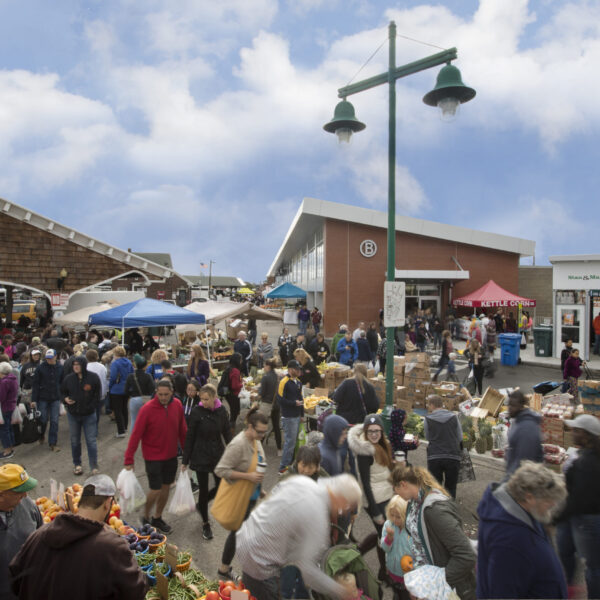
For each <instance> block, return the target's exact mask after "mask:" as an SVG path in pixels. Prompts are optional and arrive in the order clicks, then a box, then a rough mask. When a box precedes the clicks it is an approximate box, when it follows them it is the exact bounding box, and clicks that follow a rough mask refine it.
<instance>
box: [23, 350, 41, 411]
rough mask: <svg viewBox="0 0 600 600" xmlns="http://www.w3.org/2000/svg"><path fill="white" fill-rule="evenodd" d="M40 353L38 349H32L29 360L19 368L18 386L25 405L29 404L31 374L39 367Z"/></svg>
mask: <svg viewBox="0 0 600 600" xmlns="http://www.w3.org/2000/svg"><path fill="white" fill-rule="evenodd" d="M41 359H42V353H41V352H40V349H39V348H33V349H32V350H31V351H30V352H29V360H28V361H27V362H26V363H25V364H24V365H23V366H22V367H21V372H20V374H19V385H20V387H21V400H22V401H23V402H24V403H25V404H29V403H30V402H31V388H32V385H33V374H34V373H35V370H36V369H37V368H38V367H39V366H40V361H41Z"/></svg>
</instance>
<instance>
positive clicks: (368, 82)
mask: <svg viewBox="0 0 600 600" xmlns="http://www.w3.org/2000/svg"><path fill="white" fill-rule="evenodd" d="M457 57H458V51H457V49H456V48H449V49H448V50H444V51H442V52H438V53H437V54H432V55H431V56H427V57H425V58H421V59H420V60H416V61H414V62H411V63H408V64H406V65H402V66H400V67H396V68H395V69H394V70H393V72H392V77H393V79H394V80H396V79H401V78H402V77H406V76H408V75H412V74H413V73H418V72H419V71H425V70H427V69H431V68H432V67H437V66H438V65H443V64H444V63H447V62H450V61H452V60H455V59H456V58H457ZM389 80H390V73H389V72H387V71H386V72H385V73H381V74H380V75H375V76H374V77H369V78H368V79H363V80H362V81H357V82H356V83H352V84H350V85H347V86H345V87H343V88H340V89H339V90H338V98H346V97H347V96H351V95H352V94H358V93H359V92H363V91H364V90H369V89H371V88H374V87H377V86H378V85H382V84H384V83H388V82H389Z"/></svg>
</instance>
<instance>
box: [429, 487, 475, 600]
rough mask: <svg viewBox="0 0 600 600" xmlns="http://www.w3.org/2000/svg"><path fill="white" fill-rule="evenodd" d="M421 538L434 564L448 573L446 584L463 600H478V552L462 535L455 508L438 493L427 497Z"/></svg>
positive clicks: (446, 498)
mask: <svg viewBox="0 0 600 600" xmlns="http://www.w3.org/2000/svg"><path fill="white" fill-rule="evenodd" d="M419 537H420V538H421V542H422V543H423V546H424V547H425V550H426V552H427V554H428V555H429V558H430V560H431V564H433V565H435V566H436V567H444V568H445V569H446V581H447V582H448V584H449V585H450V587H452V588H454V589H455V590H456V593H457V594H458V596H459V597H460V599H461V600H475V562H476V556H475V552H474V551H473V547H472V546H471V542H470V541H469V538H468V537H467V536H466V535H465V533H464V531H463V528H462V521H461V519H460V517H459V515H458V511H457V509H456V504H455V503H454V501H453V500H452V499H451V498H449V497H448V496H445V495H444V494H442V493H441V492H439V491H438V490H432V491H431V492H430V493H429V494H428V495H427V496H426V497H425V501H424V502H423V508H422V509H421V514H420V518H419Z"/></svg>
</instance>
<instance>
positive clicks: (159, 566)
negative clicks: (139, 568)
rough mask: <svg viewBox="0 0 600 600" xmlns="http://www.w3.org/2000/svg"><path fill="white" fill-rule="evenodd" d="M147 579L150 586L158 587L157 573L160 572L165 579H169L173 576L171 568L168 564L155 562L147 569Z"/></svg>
mask: <svg viewBox="0 0 600 600" xmlns="http://www.w3.org/2000/svg"><path fill="white" fill-rule="evenodd" d="M145 571H146V577H148V580H149V581H150V585H156V573H157V572H160V573H162V574H163V575H164V576H165V577H168V576H169V575H170V574H171V567H170V566H169V565H168V564H167V563H164V562H162V563H155V562H153V563H152V564H151V565H150V566H148V567H147V568H146V569H145Z"/></svg>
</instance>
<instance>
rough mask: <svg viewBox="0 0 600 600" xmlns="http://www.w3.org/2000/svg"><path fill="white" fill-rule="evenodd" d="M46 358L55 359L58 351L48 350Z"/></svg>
mask: <svg viewBox="0 0 600 600" xmlns="http://www.w3.org/2000/svg"><path fill="white" fill-rule="evenodd" d="M45 356H46V358H54V357H55V356H56V350H52V348H48V350H46V354H45Z"/></svg>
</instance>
